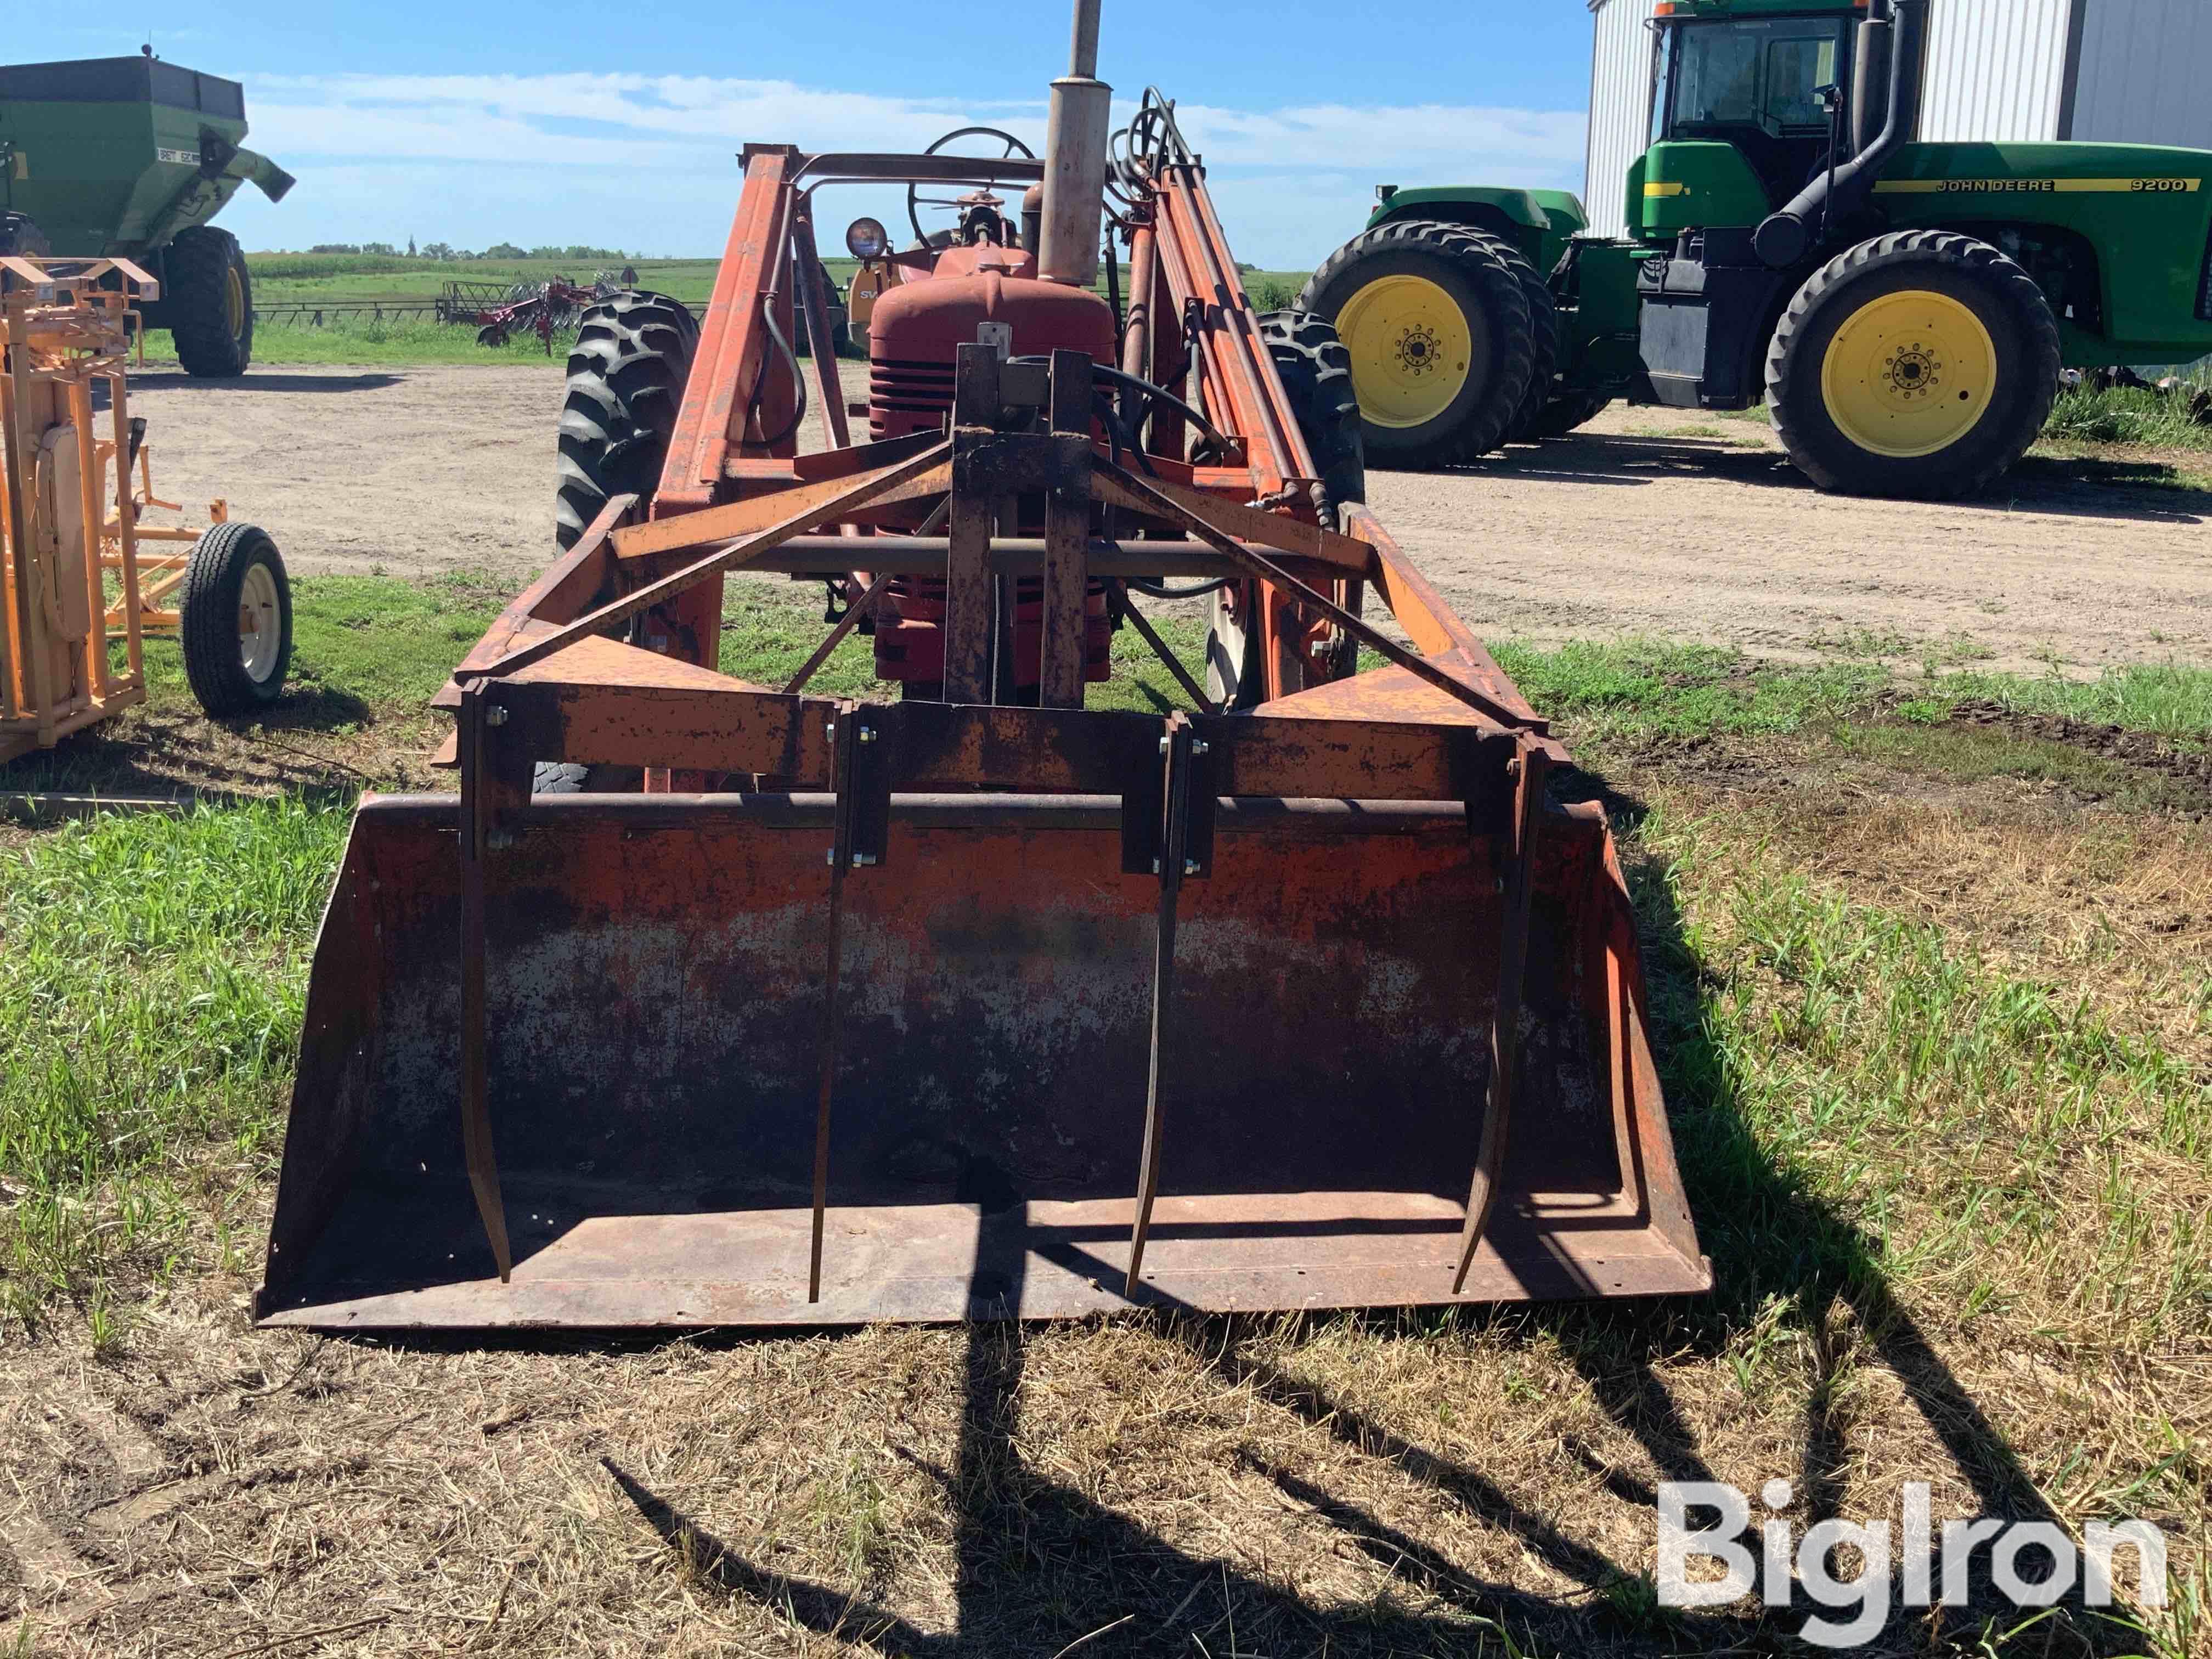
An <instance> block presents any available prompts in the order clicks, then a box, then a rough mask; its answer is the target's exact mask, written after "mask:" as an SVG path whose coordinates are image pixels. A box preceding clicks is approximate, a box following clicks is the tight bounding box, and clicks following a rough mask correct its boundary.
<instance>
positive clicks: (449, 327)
mask: <svg viewBox="0 0 2212 1659" xmlns="http://www.w3.org/2000/svg"><path fill="white" fill-rule="evenodd" d="M246 263H247V264H248V266H249V268H250V269H251V270H252V273H253V300H254V304H255V306H256V307H257V308H258V309H259V310H261V311H263V312H264V313H265V312H267V311H269V310H270V308H271V307H280V306H290V305H295V304H307V305H324V306H332V307H335V306H338V305H348V304H360V303H362V302H364V301H374V300H390V301H400V300H416V301H422V300H431V299H435V298H436V297H437V295H439V293H440V292H441V290H442V289H443V288H444V285H445V284H446V283H449V282H464V283H542V282H544V281H545V280H547V279H548V278H549V277H553V276H565V277H567V278H568V279H569V280H571V281H573V282H578V283H588V282H590V280H591V278H592V267H591V264H590V262H589V261H581V262H580V261H576V260H560V259H469V260H447V261H440V260H435V259H407V258H398V257H396V256H392V255H388V254H370V253H283V252H265V253H249V254H247V255H246ZM630 263H631V264H633V265H635V268H636V270H637V276H638V282H639V284H640V285H641V287H645V288H648V289H653V290H654V291H655V292H658V293H661V294H666V295H671V296H672V297H674V298H676V299H678V300H682V301H686V302H687V303H704V302H705V301H706V300H707V299H708V297H709V296H710V295H712V294H713V292H714V275H715V272H716V271H717V270H719V269H720V263H721V262H720V260H717V259H636V260H633V261H631V262H630ZM823 264H825V265H826V266H828V268H829V275H830V277H831V280H832V281H834V282H835V283H837V284H838V286H839V287H841V288H842V286H843V285H844V284H845V283H848V282H849V281H851V280H852V276H853V272H854V270H857V269H858V264H857V262H856V261H854V260H852V259H847V258H835V259H825V260H823ZM616 268H617V269H619V265H617V267H616ZM1305 276H1306V273H1304V271H1255V272H1247V273H1246V276H1245V280H1246V283H1247V284H1248V286H1249V291H1250V293H1251V297H1252V303H1253V306H1254V307H1255V309H1257V310H1260V311H1273V310H1279V309H1282V308H1284V307H1287V306H1289V305H1290V304H1291V301H1293V300H1294V299H1295V298H1296V297H1297V292H1298V289H1300V288H1301V287H1303V286H1304V283H1305ZM1124 280H1126V273H1124ZM1097 288H1098V291H1099V292H1101V293H1103V292H1104V291H1105V276H1104V274H1103V271H1102V272H1101V274H1100V276H1099V278H1098V282H1097ZM476 334H477V331H476V330H475V329H473V328H470V327H466V326H463V325H455V324H448V323H440V322H437V321H435V320H434V319H430V318H428V317H422V316H406V317H393V318H389V319H382V320H379V319H376V318H374V317H356V316H345V317H339V316H336V315H332V316H331V317H328V318H327V319H325V322H324V324H323V325H321V326H316V325H313V324H312V323H307V322H292V321H289V320H284V321H280V320H276V319H271V318H267V317H264V319H263V320H261V321H259V322H258V323H256V324H255V325H254V331H253V360H254V362H256V363H257V364H258V365H264V366H267V365H273V364H278V363H378V364H389V365H392V366H394V367H400V366H405V365H409V364H416V363H483V364H495V363H520V362H537V363H550V364H551V365H553V366H556V367H559V366H562V365H563V364H564V363H565V361H566V358H567V347H566V346H565V345H564V344H562V343H561V342H558V341H556V343H555V347H554V351H553V354H552V356H550V358H549V357H548V356H546V354H545V351H544V348H543V347H542V346H540V345H539V344H538V341H537V339H536V338H535V337H532V336H530V335H527V334H522V335H517V336H516V337H513V339H511V340H509V341H508V343H507V344H506V345H504V346H498V347H493V346H480V345H478V344H477V339H476ZM146 357H147V361H148V362H162V363H169V362H175V361H176V348H175V346H174V345H173V343H172V342H171V340H170V337H169V335H168V332H167V331H166V330H161V329H157V330H154V331H150V332H149V334H148V335H147V337H146Z"/></svg>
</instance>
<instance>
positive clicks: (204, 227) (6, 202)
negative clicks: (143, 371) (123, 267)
mask: <svg viewBox="0 0 2212 1659" xmlns="http://www.w3.org/2000/svg"><path fill="white" fill-rule="evenodd" d="M244 137H246V95H245V93H244V90H243V89H242V88H240V86H239V84H238V82H235V81H225V80H222V79H221V78H219V77H218V76H212V75H200V74H197V73H195V72H194V71H193V70H188V69H184V68H180V67H179V65H177V64H165V63H163V62H161V60H160V59H158V58H153V57H150V56H142V57H137V58H85V59H82V60H80V61H77V62H74V63H65V64H4V65H0V252H31V253H42V254H46V253H50V254H52V255H54V256H56V257H58V258H76V257H83V258H127V259H131V260H135V261H136V262H137V263H138V264H141V265H143V266H144V267H145V268H146V269H147V270H148V271H149V274H151V275H152V276H155V277H156V278H158V279H159V281H160V283H161V298H160V300H158V301H155V302H154V303H153V304H151V305H149V306H148V307H146V325H147V326H148V327H149V328H166V329H167V330H168V331H170V333H171V334H172V335H173V337H175V340H176V343H177V360H178V361H179V362H181V363H182V364H183V365H184V366H185V371H186V372H187V373H188V374H204V375H216V376H222V375H231V374H243V373H245V371H246V364H247V363H248V362H251V361H252V356H253V285H252V280H251V278H250V277H249V276H247V274H246V256H245V255H244V254H243V253H242V252H240V251H239V246H238V239H237V238H236V237H235V236H233V235H232V234H230V233H229V232H228V231H227V230H218V229H216V228H215V227H214V226H213V225H211V224H210V223H209V222H208V221H210V219H212V218H214V217H215V216H216V213H217V212H219V211H220V210H222V204H224V203H225V202H228V200H229V199H230V197H231V194H232V192H233V191H235V190H237V188H238V187H239V185H240V184H241V183H243V182H245V181H246V180H247V179H252V181H253V183H255V184H256V185H259V186H260V188H261V191H262V193H263V194H264V195H265V196H267V197H269V199H270V201H272V202H276V201H282V200H283V197H284V192H285V191H289V189H291V188H292V175H291V174H290V173H286V172H285V171H284V170H283V168H282V167H278V166H277V165H276V163H275V162H273V161H270V160H269V159H268V158H267V157H266V156H264V155H255V154H254V153H253V152H252V150H249V149H240V148H239V144H240V141H241V140H242V139H243V138H244Z"/></svg>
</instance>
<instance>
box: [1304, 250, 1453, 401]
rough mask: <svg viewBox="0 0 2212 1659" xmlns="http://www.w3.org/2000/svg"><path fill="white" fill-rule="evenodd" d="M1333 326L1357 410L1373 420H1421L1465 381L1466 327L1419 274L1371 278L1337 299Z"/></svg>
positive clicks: (1445, 298)
mask: <svg viewBox="0 0 2212 1659" xmlns="http://www.w3.org/2000/svg"><path fill="white" fill-rule="evenodd" d="M1336 331H1337V335H1338V337H1340V338H1341V339H1342V340H1343V342H1344V345H1345V349H1346V350H1347V351H1348V352H1350V353H1351V354H1352V391H1353V392H1354V393H1355V394H1357V396H1358V398H1359V412H1360V413H1361V414H1362V415H1363V416H1365V417H1366V418H1367V419H1368V420H1370V421H1371V422H1374V423H1375V424H1376V426H1387V427H1412V426H1425V425H1426V424H1427V423H1428V422H1431V421H1433V420H1435V419H1436V418H1437V416H1439V415H1441V414H1443V412H1444V411H1445V410H1448V409H1449V408H1450V407H1451V406H1452V399H1454V398H1456V397H1458V396H1459V394H1460V391H1461V388H1462V387H1463V386H1466V385H1467V380H1468V372H1469V368H1468V366H1469V364H1471V363H1472V362H1474V331H1473V330H1472V329H1470V328H1469V327H1468V321H1467V314H1466V313H1464V312H1462V310H1461V309H1460V308H1459V302H1458V301H1455V300H1454V299H1453V298H1452V296H1451V295H1449V294H1448V293H1446V292H1445V291H1444V290H1443V289H1442V288H1440V287H1438V286H1437V284H1436V283H1432V282H1431V281H1430V280H1429V279H1428V278H1427V277H1425V276H1378V277H1376V279H1375V280H1374V281H1373V282H1371V283H1368V284H1367V286H1366V287H1364V288H1363V289H1359V291H1358V292H1357V293H1356V294H1354V295H1352V298H1351V299H1349V300H1347V301H1345V305H1344V309H1343V310H1342V311H1340V312H1339V313H1337V318H1336Z"/></svg>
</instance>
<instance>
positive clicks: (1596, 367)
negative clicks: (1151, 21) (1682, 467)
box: [1298, 0, 2212, 496]
mask: <svg viewBox="0 0 2212 1659" xmlns="http://www.w3.org/2000/svg"><path fill="white" fill-rule="evenodd" d="M1929 3H1930V0H1856V3H1855V0H1668V3H1667V4H1664V5H1662V7H1661V13H1662V15H1660V16H1659V18H1658V19H1657V20H1656V27H1657V29H1658V32H1659V59H1658V62H1659V70H1658V85H1657V89H1656V100H1655V110H1654V120H1653V128H1654V132H1653V142H1652V144H1651V147H1650V149H1648V150H1647V151H1645V152H1644V155H1643V156H1642V157H1641V158H1639V159H1638V161H1637V162H1636V163H1635V165H1634V166H1633V167H1631V168H1630V170H1629V174H1628V180H1627V185H1628V224H1629V234H1628V236H1627V237H1626V239H1625V240H1611V239H1607V238H1599V237H1591V236H1587V235H1584V234H1582V233H1583V229H1584V227H1585V225H1586V223H1587V218H1586V216H1585V215H1584V213H1583V209H1582V205H1581V204H1580V203H1578V202H1577V200H1576V199H1575V198H1574V197H1572V196H1570V195H1568V194H1566V193H1565V192H1564V191H1528V190H1505V189H1468V188H1456V187H1454V188H1442V189H1425V190H1404V191H1394V190H1392V189H1391V188H1389V186H1385V187H1384V188H1383V191H1382V192H1381V194H1382V197H1383V201H1382V204H1381V205H1380V206H1379V207H1377V208H1376V210H1375V213H1374V216H1373V217H1372V218H1370V220H1369V222H1368V227H1367V229H1366V231H1365V232H1364V234H1361V235H1360V236H1358V237H1357V238H1355V239H1354V240H1352V241H1351V242H1348V243H1346V245H1345V246H1343V247H1341V248H1340V249H1339V250H1338V251H1337V252H1335V253H1334V254H1333V255H1331V256H1330V257H1329V258H1328V262H1327V263H1326V264H1323V265H1322V268H1321V269H1320V270H1317V271H1316V272H1315V273H1314V275H1313V278H1312V280H1311V281H1310V283H1308V284H1307V285H1306V289H1305V292H1304V294H1303V295H1301V296H1300V298H1299V300H1298V305H1299V306H1300V307H1301V308H1303V309H1306V310H1310V311H1316V312H1318V313H1321V314H1322V316H1325V317H1328V318H1330V319H1334V322H1335V324H1336V327H1337V331H1338V333H1339V334H1340V335H1341V336H1342V337H1343V339H1344V343H1345V345H1346V347H1347V348H1348V349H1349V350H1350V353H1351V356H1352V380H1353V384H1354V386H1355V387H1356V388H1357V390H1358V396H1359V404H1360V410H1361V413H1362V415H1363V416H1364V425H1365V436H1366V444H1367V457H1368V459H1369V461H1370V464H1374V465H1384V466H1389V465H1397V466H1401V467H1424V466H1435V465H1444V464H1447V463H1449V462H1453V461H1459V460H1466V459H1471V458H1473V457H1474V456H1476V455H1480V454H1482V453H1485V452H1486V451H1488V450H1491V449H1494V448H1496V447H1498V445H1499V444H1501V443H1503V442H1505V441H1510V440H1526V439H1534V438H1540V437H1546V436H1556V435H1563V434H1565V433H1566V432H1569V431H1571V430H1572V429H1573V428H1576V427H1577V426H1580V425H1581V424H1583V422H1586V421H1588V420H1589V419H1590V418H1591V416H1594V415H1595V414H1596V413H1597V412H1598V411H1599V410H1601V409H1603V408H1604V407H1605V406H1606V404H1607V403H1609V402H1611V401H1612V400H1613V399H1615V398H1626V399H1627V400H1629V401H1630V402H1632V403H1639V404H1663V405H1667V406H1669V407H1674V408H1680V409H1709V410H1733V409H1746V408H1748V407H1750V406H1751V405H1752V404H1753V403H1755V402H1756V401H1757V400H1758V399H1759V398H1760V397H1761V396H1762V395H1763V396H1764V397H1765V399H1766V401H1767V404H1768V407H1769V410H1770V411H1771V416H1772V418H1773V421H1774V424H1775V427H1776V428H1777V430H1778V432H1779V433H1780V435H1781V437H1782V440H1783V441H1784V444H1785V445H1787V446H1788V447H1789V451H1790V458H1791V459H1793V460H1794V461H1795V462H1796V464H1797V465H1798V467H1799V468H1800V469H1801V470H1802V471H1804V472H1805V473H1806V475H1807V476H1808V477H1810V478H1811V479H1812V480H1813V481H1814V483H1816V484H1818V485H1820V487H1821V488H1823V489H1838V490H1846V491H1851V492H1854V493H1858V494H1863V495H1897V496H1948V495H1964V494H1966V493H1969V492H1972V491H1974V490H1978V489H1982V488H1983V487H1984V486H1985V485H1987V484H1988V483H1990V480H1991V479H1993V478H1995V477H1996V476H1997V475H1998V474H1999V473H2001V472H2002V471H2004V470H2005V469H2006V468H2007V467H2008V466H2010V465H2012V464H2013V463H2014V462H2015V460H2017V459H2020V457H2021V453H2023V452H2025V451H2026V450H2027V447H2028V446H2029V445H2030V444H2031V443H2033V441H2035V438H2036V435H2037V434H2038V433H2039V431H2041V429H2042V427H2043V423H2044V422H2045V419H2046V418H2048V416H2049V415H2050V413H2051V403H2052V400H2053V398H2054V397H2055V396H2056V394H2057V383H2058V374H2059V370H2060V368H2062V367H2064V366H2074V367H2085V368H2086V367H2089V366H2093V365H2103V364H2109V363H2119V362H2185V361H2188V360H2190V359H2193V358H2196V357H2199V356H2203V355H2204V354H2205V353H2207V352H2208V351H2212V152H2206V151H2202V150H2189V149H2159V148H2153V147H2150V146H2147V145H2136V144H2089V143H1919V142H1917V131H1918V125H1919V113H1920V107H1921V77H1922V68H1923V63H1924V62H1925V52H1924V50H1923V48H1924V46H1925V42H1926V39H1927V32H1928V10H1929ZM1948 3H1963V0H1948Z"/></svg>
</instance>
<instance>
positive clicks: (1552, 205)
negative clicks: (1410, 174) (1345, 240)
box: [1365, 185, 1589, 274]
mask: <svg viewBox="0 0 2212 1659" xmlns="http://www.w3.org/2000/svg"><path fill="white" fill-rule="evenodd" d="M1384 189H1385V190H1386V191H1388V193H1387V194H1386V195H1385V196H1384V197H1383V200H1382V201H1381V202H1380V203H1378V204H1376V209H1375V211H1374V212H1373V213H1371V214H1370V215H1369V216H1368V219H1367V224H1366V227H1365V228H1367V229H1369V230H1372V229H1374V228H1376V226H1377V225H1387V224H1389V223H1391V222H1393V221H1395V220H1399V219H1431V220H1437V221H1441V222H1443V223H1445V224H1455V225H1471V226H1473V227H1474V228H1476V229H1479V230H1486V231H1488V232H1489V233H1490V234H1492V235H1493V236H1498V237H1501V238H1503V239H1504V240H1506V241H1508V242H1510V243H1511V244H1512V245H1513V246H1515V247H1516V248H1517V249H1519V250H1520V252H1521V255H1522V258H1525V259H1527V260H1528V263H1529V264H1532V265H1534V266H1535V267H1536V269H1537V270H1540V271H1543V272H1546V273H1547V274H1548V273H1549V272H1550V271H1551V270H1553V269H1554V268H1555V267H1556V266H1557V265H1558V264H1559V261H1560V259H1561V258H1563V257H1565V253H1566V251H1567V244H1568V243H1569V242H1570V241H1571V240H1573V239H1574V238H1575V237H1576V236H1577V235H1579V234H1582V232H1583V230H1584V229H1585V228H1587V227H1588V226H1589V214H1587V213H1585V212H1584V211H1583V204H1582V202H1581V199H1580V198H1579V197H1576V196H1574V195H1573V194H1571V192H1569V191H1564V190H1515V189H1511V188H1510V187H1507V186H1504V185H1425V186H1422V187H1420V188H1418V189H1414V190H1397V189H1393V188H1391V187H1390V186H1388V185H1385V186H1384Z"/></svg>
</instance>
